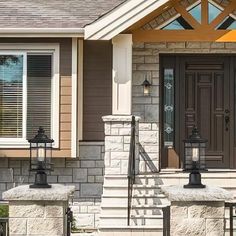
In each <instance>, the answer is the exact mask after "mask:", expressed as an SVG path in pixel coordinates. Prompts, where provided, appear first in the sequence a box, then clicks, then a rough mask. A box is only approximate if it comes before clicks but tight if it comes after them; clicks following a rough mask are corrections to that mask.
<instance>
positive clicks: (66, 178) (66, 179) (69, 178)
mask: <svg viewBox="0 0 236 236" xmlns="http://www.w3.org/2000/svg"><path fill="white" fill-rule="evenodd" d="M58 182H59V183H72V182H73V181H72V176H65V175H61V176H58Z"/></svg>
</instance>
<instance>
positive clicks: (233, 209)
mask: <svg viewBox="0 0 236 236" xmlns="http://www.w3.org/2000/svg"><path fill="white" fill-rule="evenodd" d="M225 207H226V208H228V209H229V235H230V236H233V235H234V232H235V230H236V227H235V226H234V225H235V224H234V221H235V220H236V214H235V213H236V203H235V202H226V203H225Z"/></svg>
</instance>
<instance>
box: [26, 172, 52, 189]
mask: <svg viewBox="0 0 236 236" xmlns="http://www.w3.org/2000/svg"><path fill="white" fill-rule="evenodd" d="M29 187H30V188H51V187H52V186H51V185H50V184H48V183H47V174H46V173H45V172H44V171H37V173H36V174H35V181H34V184H32V185H30V186H29Z"/></svg>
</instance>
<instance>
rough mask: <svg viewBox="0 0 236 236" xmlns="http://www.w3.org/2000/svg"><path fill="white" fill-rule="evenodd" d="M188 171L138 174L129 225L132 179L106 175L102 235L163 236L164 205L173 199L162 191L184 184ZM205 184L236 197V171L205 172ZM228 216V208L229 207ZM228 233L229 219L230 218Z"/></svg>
mask: <svg viewBox="0 0 236 236" xmlns="http://www.w3.org/2000/svg"><path fill="white" fill-rule="evenodd" d="M188 175H189V174H188V173H183V172H181V171H170V170H169V171H168V170H165V171H162V172H160V173H154V174H140V175H138V176H136V183H135V185H134V189H133V199H132V211H131V215H132V216H131V220H130V224H131V225H130V226H127V205H128V199H127V196H128V188H127V186H128V181H127V177H126V176H123V177H122V176H115V175H114V176H105V180H104V187H103V196H102V204H101V210H102V211H101V217H100V227H99V235H101V236H118V235H119V236H122V235H123V236H152V235H153V236H154V235H155V236H159V235H163V230H162V229H163V215H162V210H161V208H162V207H165V206H166V205H168V204H169V201H168V200H167V199H166V197H165V196H164V195H163V194H162V193H161V189H160V187H161V186H162V185H184V184H187V183H188ZM202 183H203V184H206V185H211V186H213V185H214V186H219V187H222V188H224V189H226V190H228V191H231V192H232V193H233V194H234V195H235V198H236V172H234V171H225V172H223V171H221V172H216V171H208V172H207V173H202ZM226 215H227V217H228V211H227V210H226ZM226 225H227V227H226V228H227V229H226V235H228V226H229V222H228V219H227V221H226Z"/></svg>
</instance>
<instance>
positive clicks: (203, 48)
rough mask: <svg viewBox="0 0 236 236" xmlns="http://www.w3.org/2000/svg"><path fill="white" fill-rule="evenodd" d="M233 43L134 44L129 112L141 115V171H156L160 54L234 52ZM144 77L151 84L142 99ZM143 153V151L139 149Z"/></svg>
mask: <svg viewBox="0 0 236 236" xmlns="http://www.w3.org/2000/svg"><path fill="white" fill-rule="evenodd" d="M235 52H236V43H211V42H178V43H175V42H173V43H171V42H169V43H166V42H162V43H136V44H134V45H133V86H132V89H133V92H132V93H133V94H132V112H133V114H134V115H137V116H140V117H141V120H140V125H139V130H140V131H139V140H140V144H141V146H142V147H143V151H142V154H141V156H140V171H141V172H149V171H150V170H151V171H154V172H157V171H158V170H159V150H160V149H159V109H160V107H159V105H160V104H159V54H160V53H169V54H171V53H228V54H230V53H235ZM145 76H147V79H148V80H149V81H150V82H151V84H152V87H151V89H152V91H151V94H150V96H143V88H142V86H141V84H142V83H143V81H144V79H145ZM141 150H142V148H141Z"/></svg>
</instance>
